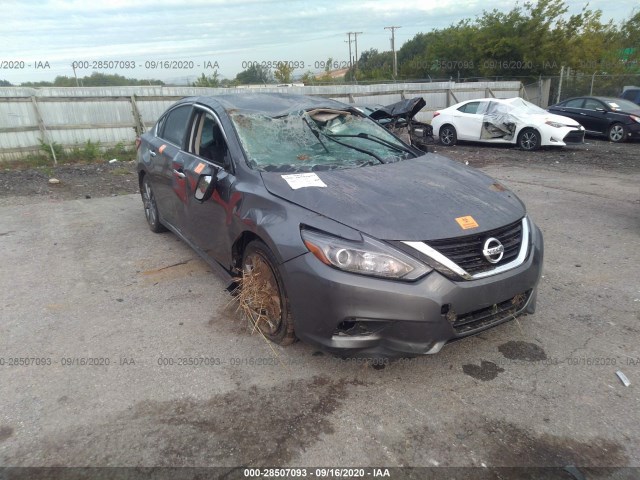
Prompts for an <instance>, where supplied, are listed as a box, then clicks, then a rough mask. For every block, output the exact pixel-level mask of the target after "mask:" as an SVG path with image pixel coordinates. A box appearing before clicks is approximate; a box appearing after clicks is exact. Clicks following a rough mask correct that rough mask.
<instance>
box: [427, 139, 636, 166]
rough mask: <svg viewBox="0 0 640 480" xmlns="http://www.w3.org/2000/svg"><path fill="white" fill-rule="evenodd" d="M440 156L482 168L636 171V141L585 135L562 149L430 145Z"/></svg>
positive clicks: (469, 143)
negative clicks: (505, 165)
mask: <svg viewBox="0 0 640 480" xmlns="http://www.w3.org/2000/svg"><path fill="white" fill-rule="evenodd" d="M430 151H435V152H436V153H438V154H440V155H444V156H446V157H450V158H452V159H454V160H458V161H460V162H463V163H464V162H469V165H471V166H473V167H478V168H482V167H485V166H488V165H495V164H502V163H520V164H523V165H538V166H548V167H550V168H553V169H572V168H575V167H584V166H592V167H597V168H600V169H604V170H614V171H621V172H638V171H640V155H639V153H640V142H637V141H634V142H625V143H612V142H608V141H605V140H600V139H596V138H587V139H586V140H585V144H584V145H570V146H567V147H562V148H551V147H547V148H543V149H540V150H538V151H535V152H529V151H525V150H520V149H519V148H516V147H514V146H512V145H486V144H482V143H473V142H463V143H459V144H458V145H456V146H454V147H445V146H443V145H439V144H436V145H434V146H432V147H431V148H430Z"/></svg>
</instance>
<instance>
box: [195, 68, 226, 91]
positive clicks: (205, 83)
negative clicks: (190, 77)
mask: <svg viewBox="0 0 640 480" xmlns="http://www.w3.org/2000/svg"><path fill="white" fill-rule="evenodd" d="M218 76H219V75H218V71H217V70H215V71H214V72H213V73H212V74H211V75H209V76H208V77H207V76H206V75H205V74H204V73H203V74H202V75H200V76H199V77H198V79H197V80H196V81H195V82H193V86H194V87H211V88H217V87H219V86H220V79H219V78H218Z"/></svg>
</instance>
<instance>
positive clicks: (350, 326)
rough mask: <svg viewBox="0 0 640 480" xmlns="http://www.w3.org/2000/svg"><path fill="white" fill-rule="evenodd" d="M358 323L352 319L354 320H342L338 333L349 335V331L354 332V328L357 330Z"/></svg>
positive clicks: (337, 329)
mask: <svg viewBox="0 0 640 480" xmlns="http://www.w3.org/2000/svg"><path fill="white" fill-rule="evenodd" d="M357 324H358V322H355V321H352V320H345V321H343V322H340V323H339V324H338V326H337V328H336V333H337V334H341V333H342V334H344V335H348V334H349V332H352V331H353V330H355V328H356V325H357Z"/></svg>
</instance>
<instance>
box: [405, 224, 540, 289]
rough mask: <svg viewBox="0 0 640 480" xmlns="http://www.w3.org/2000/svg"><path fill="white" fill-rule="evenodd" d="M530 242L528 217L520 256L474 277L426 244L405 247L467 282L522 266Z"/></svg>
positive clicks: (523, 230) (420, 243)
mask: <svg viewBox="0 0 640 480" xmlns="http://www.w3.org/2000/svg"><path fill="white" fill-rule="evenodd" d="M529 241H530V231H529V221H528V220H527V217H524V218H523V219H522V242H521V243H520V250H519V252H518V256H517V257H516V258H515V259H514V260H512V261H510V262H509V263H505V264H503V265H499V266H498V267H496V268H494V269H492V270H487V271H484V272H479V273H476V274H474V275H471V274H470V273H468V272H467V271H466V270H464V269H463V268H462V267H460V265H458V264H457V263H455V262H453V261H452V260H450V259H449V258H448V257H446V256H444V255H443V254H441V253H440V252H438V251H437V250H435V249H434V248H432V247H430V246H429V245H427V244H426V243H425V242H405V241H403V242H402V243H404V244H405V245H407V246H409V247H411V248H414V249H416V250H418V251H419V252H420V253H422V254H424V255H426V256H427V257H429V258H431V259H432V260H433V261H434V262H437V263H439V264H440V265H442V266H443V267H445V268H447V269H449V270H451V271H452V272H454V273H455V274H456V275H458V276H460V277H461V278H463V279H465V280H477V279H479V278H486V277H490V276H492V275H497V274H499V273H502V272H506V271H507V270H511V269H512V268H516V267H518V266H520V265H522V264H523V263H524V261H525V259H526V258H527V253H528V250H529Z"/></svg>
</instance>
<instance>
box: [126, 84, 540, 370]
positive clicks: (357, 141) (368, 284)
mask: <svg viewBox="0 0 640 480" xmlns="http://www.w3.org/2000/svg"><path fill="white" fill-rule="evenodd" d="M138 176H139V182H140V191H141V194H142V202H143V206H144V212H145V215H146V219H147V222H148V225H149V227H150V229H151V230H152V231H153V232H161V231H163V230H166V229H168V230H170V231H172V232H173V233H174V234H176V235H177V236H178V237H180V238H181V239H182V240H184V241H185V242H186V243H187V244H189V245H190V246H191V247H192V248H193V249H194V250H195V251H196V252H197V253H198V254H199V255H201V256H202V257H203V258H204V259H205V260H206V261H207V262H208V263H209V264H210V265H211V266H212V267H213V268H214V269H215V270H216V271H217V272H218V273H219V274H220V275H221V276H222V277H223V278H224V279H225V280H226V281H227V282H228V284H229V285H231V284H232V283H233V282H237V283H238V284H239V285H240V288H241V289H243V288H250V289H254V290H255V293H256V294H259V296H260V298H261V300H260V301H250V302H249V303H248V304H247V305H248V308H249V310H250V313H249V314H250V316H251V318H253V319H254V320H255V324H256V327H257V328H259V329H260V331H261V332H262V333H263V334H264V335H265V336H266V337H267V338H268V339H269V340H271V341H273V342H275V343H278V344H281V345H286V344H289V343H291V342H293V341H294V340H295V339H296V338H299V339H301V340H303V341H305V342H308V343H311V344H314V345H317V346H320V347H322V348H324V349H326V350H328V351H331V352H334V353H336V354H339V355H343V356H345V355H346V356H349V355H353V356H366V357H370V356H376V357H393V356H415V355H421V354H427V353H436V352H438V351H439V350H440V349H441V348H442V347H443V346H444V345H445V344H446V343H448V342H452V341H455V340H459V339H462V338H464V337H467V336H469V335H474V334H477V333H479V332H482V331H484V330H486V329H488V328H491V327H494V326H496V325H498V324H501V323H503V322H506V321H508V320H510V319H513V318H515V317H517V316H519V315H521V314H524V313H533V312H534V311H535V306H536V296H537V295H536V292H537V288H536V287H537V284H538V281H539V278H540V274H541V269H542V259H543V240H542V234H541V232H540V230H539V229H538V228H537V227H536V225H535V224H534V223H533V221H532V219H531V218H530V216H529V215H527V213H526V210H525V206H524V205H523V203H522V202H521V201H520V200H519V199H518V197H517V196H516V195H515V194H514V193H513V192H512V191H510V190H509V189H508V188H507V187H506V186H504V185H503V184H501V183H499V182H497V181H495V180H494V179H492V178H490V177H488V176H486V175H484V174H483V173H481V172H479V171H477V170H475V169H472V168H470V167H466V166H464V165H462V164H460V163H458V162H454V161H452V160H449V159H447V158H445V157H443V156H440V155H436V154H434V153H424V152H421V151H420V150H417V149H414V148H413V147H411V146H409V145H406V144H405V143H403V142H402V141H401V140H400V139H399V138H397V137H396V136H394V135H393V134H392V133H391V132H389V131H387V130H386V129H384V128H383V127H381V126H380V125H378V124H377V123H376V122H374V121H373V120H371V119H369V118H368V117H366V115H364V114H363V113H362V112H360V111H359V110H358V109H356V108H353V107H350V106H349V105H346V104H343V103H340V102H337V101H333V100H329V99H325V98H320V97H307V96H299V95H288V94H267V93H260V94H242V95H222V96H217V97H192V98H185V99H183V100H181V101H179V102H177V103H176V104H174V105H173V106H171V107H170V108H169V109H168V110H167V111H166V112H165V113H164V114H163V115H162V116H161V117H160V119H159V120H158V122H157V123H156V125H155V126H154V127H153V128H152V129H151V130H150V131H149V132H147V133H145V134H143V135H142V136H141V137H140V139H139V142H138ZM249 280H251V281H249ZM252 298H253V297H252Z"/></svg>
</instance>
